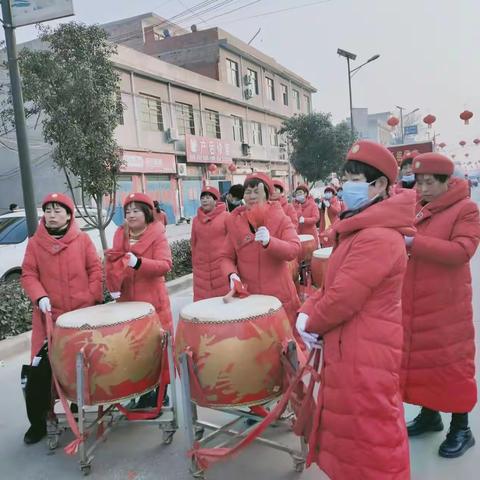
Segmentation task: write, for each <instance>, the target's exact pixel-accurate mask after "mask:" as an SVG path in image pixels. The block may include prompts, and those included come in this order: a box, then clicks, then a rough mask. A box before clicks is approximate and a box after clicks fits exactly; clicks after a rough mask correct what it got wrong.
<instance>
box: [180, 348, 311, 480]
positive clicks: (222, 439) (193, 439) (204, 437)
mask: <svg viewBox="0 0 480 480" xmlns="http://www.w3.org/2000/svg"><path fill="white" fill-rule="evenodd" d="M288 361H289V362H290V363H291V364H292V365H293V366H294V367H295V368H297V365H298V362H297V356H296V348H295V343H294V342H290V343H289V345H288ZM179 370H180V380H181V389H182V410H183V415H184V422H185V425H184V427H185V431H186V438H187V445H188V449H189V450H191V449H193V448H194V446H200V447H201V448H226V447H227V448H228V447H230V446H231V445H232V444H234V443H235V442H236V441H239V440H241V439H242V438H244V437H246V436H247V435H248V434H249V433H250V431H251V430H253V429H254V428H255V427H256V423H254V424H253V425H250V426H249V425H248V422H246V421H247V420H249V419H251V420H255V421H256V422H258V421H261V419H262V417H259V416H257V415H255V414H253V413H251V412H248V411H246V410H242V409H241V408H217V407H215V408H212V407H207V408H210V409H212V410H215V411H218V412H222V413H227V414H228V415H231V416H233V417H234V418H233V419H232V420H230V421H228V422H227V423H225V424H223V425H216V424H213V423H210V422H206V421H201V420H199V418H198V412H197V406H196V404H195V403H194V402H193V400H192V397H191V390H190V375H189V367H188V360H187V354H185V353H183V354H181V355H180V361H179ZM287 410H288V409H287ZM293 415H294V414H293V412H289V413H284V414H283V415H282V416H281V418H280V419H279V420H277V421H276V422H275V423H274V424H272V425H271V426H270V429H271V428H272V427H277V428H278V427H279V426H281V424H283V425H284V426H287V427H288V429H289V430H290V429H291V423H292V417H293ZM206 431H208V433H207V434H205V433H206ZM270 431H272V430H270ZM254 441H255V442H257V443H260V444H262V445H265V446H267V447H269V448H272V449H274V450H278V451H281V452H285V453H287V454H289V455H290V456H291V458H292V460H293V465H294V469H295V471H296V472H298V473H301V472H303V470H304V469H305V462H306V457H307V444H306V442H305V440H304V439H303V438H300V439H299V441H300V448H299V449H298V450H296V449H293V448H291V447H288V446H286V445H284V444H282V443H280V442H277V441H274V440H271V439H268V438H265V437H264V436H258V437H256V438H255V439H254ZM190 473H191V474H192V476H193V478H196V479H200V480H204V479H205V478H206V472H205V470H204V469H202V467H201V466H199V465H198V463H197V462H196V461H195V460H194V459H193V458H192V461H191V465H190Z"/></svg>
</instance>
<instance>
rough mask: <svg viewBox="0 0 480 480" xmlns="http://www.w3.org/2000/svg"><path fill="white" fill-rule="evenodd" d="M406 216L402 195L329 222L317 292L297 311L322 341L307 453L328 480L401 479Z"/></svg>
mask: <svg viewBox="0 0 480 480" xmlns="http://www.w3.org/2000/svg"><path fill="white" fill-rule="evenodd" d="M414 214H415V194H413V192H407V193H405V194H399V195H395V196H394V197H391V198H388V199H385V200H383V201H381V202H379V203H376V204H374V205H371V206H370V207H368V208H367V209H366V210H364V211H362V212H360V213H358V214H357V215H355V216H353V217H350V218H346V219H343V220H340V221H338V222H337V223H335V225H334V226H333V227H332V228H333V231H334V233H335V234H336V237H337V239H338V240H337V242H338V243H337V244H336V246H335V248H334V251H333V254H332V256H331V257H330V260H329V264H328V268H327V272H326V279H325V286H324V288H323V289H322V290H318V291H317V292H316V293H315V294H314V295H312V296H311V297H310V298H309V299H308V300H307V301H306V302H305V304H304V305H303V306H302V309H301V311H302V312H305V313H307V314H308V315H309V319H308V321H307V325H306V330H307V331H309V332H315V333H318V334H319V335H321V336H322V337H323V340H324V364H323V369H322V386H321V388H320V390H319V397H318V405H319V406H320V407H319V408H318V409H317V417H316V418H314V419H313V421H314V429H315V428H316V430H314V434H313V435H314V437H313V440H314V441H313V442H311V444H310V451H311V454H313V460H314V461H316V463H318V465H319V467H320V468H321V469H322V470H324V471H325V472H326V473H327V474H328V475H329V477H330V478H331V479H332V480H357V479H358V480H408V479H409V478H410V467H409V450H408V440H407V432H406V427H405V420H404V414H403V403H402V396H401V390H400V368H401V360H402V344H403V325H402V309H401V308H402V307H401V301H400V300H401V292H402V281H403V277H404V275H405V270H406V267H407V253H406V250H405V242H404V237H403V236H404V235H412V234H413V233H414V229H413V219H414ZM317 422H319V423H317Z"/></svg>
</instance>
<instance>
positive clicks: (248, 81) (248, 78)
mask: <svg viewBox="0 0 480 480" xmlns="http://www.w3.org/2000/svg"><path fill="white" fill-rule="evenodd" d="M243 83H244V84H245V85H251V84H252V77H251V76H250V75H249V74H248V73H247V74H246V75H244V76H243Z"/></svg>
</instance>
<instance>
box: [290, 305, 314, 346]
mask: <svg viewBox="0 0 480 480" xmlns="http://www.w3.org/2000/svg"><path fill="white" fill-rule="evenodd" d="M307 321H308V315H307V314H306V313H299V314H298V317H297V323H296V324H295V327H296V329H297V332H298V333H299V334H300V337H302V340H303V342H304V343H305V345H306V346H307V347H308V349H309V350H311V349H312V348H315V347H316V346H318V343H319V342H318V334H317V333H308V332H306V331H305V326H306V325H307Z"/></svg>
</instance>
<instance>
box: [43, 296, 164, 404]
mask: <svg viewBox="0 0 480 480" xmlns="http://www.w3.org/2000/svg"><path fill="white" fill-rule="evenodd" d="M165 339H166V337H165V332H164V331H163V330H162V328H161V326H160V321H159V320H158V317H157V314H156V313H155V309H154V308H153V306H152V305H150V304H149V303H145V302H123V303H111V304H106V305H97V306H94V307H88V308H82V309H79V310H75V311H73V312H69V313H66V314H64V315H61V316H60V317H58V319H57V322H56V324H55V328H54V332H53V339H52V351H51V352H50V355H49V357H50V361H51V364H52V369H53V371H54V372H55V375H56V376H57V379H58V381H59V383H60V385H61V386H62V388H63V390H64V392H65V396H66V397H67V398H68V399H69V400H71V401H74V402H76V401H77V386H76V355H77V353H78V352H79V351H81V350H83V353H84V358H85V362H84V363H85V368H84V374H85V392H84V393H85V404H86V405H100V404H105V403H113V402H118V401H120V400H125V399H128V398H131V397H134V396H137V395H139V394H141V393H143V392H146V391H149V390H152V389H153V388H155V386H156V385H157V384H158V381H159V378H160V372H161V370H162V358H163V352H164V348H166V344H165Z"/></svg>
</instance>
